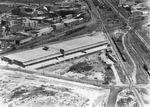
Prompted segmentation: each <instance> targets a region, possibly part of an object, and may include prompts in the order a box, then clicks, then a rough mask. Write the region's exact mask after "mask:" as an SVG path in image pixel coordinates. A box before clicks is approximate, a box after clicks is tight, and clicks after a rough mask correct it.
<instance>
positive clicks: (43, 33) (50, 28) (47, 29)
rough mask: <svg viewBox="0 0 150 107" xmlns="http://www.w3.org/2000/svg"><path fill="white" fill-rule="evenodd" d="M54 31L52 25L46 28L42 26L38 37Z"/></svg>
mask: <svg viewBox="0 0 150 107" xmlns="http://www.w3.org/2000/svg"><path fill="white" fill-rule="evenodd" d="M52 31H53V28H52V27H46V28H42V29H40V30H38V31H37V33H36V35H37V36H38V37H40V36H43V35H47V34H49V33H51V32H52Z"/></svg>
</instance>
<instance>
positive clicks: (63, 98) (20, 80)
mask: <svg viewBox="0 0 150 107" xmlns="http://www.w3.org/2000/svg"><path fill="white" fill-rule="evenodd" d="M0 71H1V72H0V106H1V107H50V106H51V107H97V106H98V105H101V106H102V105H103V104H104V105H105V104H106V103H107V99H108V96H109V89H103V88H99V89H97V88H96V87H94V86H89V85H85V84H78V83H66V82H63V80H57V79H53V78H47V77H42V76H37V75H30V74H25V73H21V72H19V71H16V72H15V71H8V70H2V69H0Z"/></svg>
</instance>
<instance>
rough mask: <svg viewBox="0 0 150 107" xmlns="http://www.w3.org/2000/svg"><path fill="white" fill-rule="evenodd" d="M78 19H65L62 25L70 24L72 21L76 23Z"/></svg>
mask: <svg viewBox="0 0 150 107" xmlns="http://www.w3.org/2000/svg"><path fill="white" fill-rule="evenodd" d="M77 20H78V19H67V20H65V21H64V23H71V22H74V21H77Z"/></svg>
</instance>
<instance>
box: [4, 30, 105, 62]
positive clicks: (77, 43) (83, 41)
mask: <svg viewBox="0 0 150 107" xmlns="http://www.w3.org/2000/svg"><path fill="white" fill-rule="evenodd" d="M105 41H107V38H106V37H105V36H104V34H102V33H96V34H94V36H84V37H81V38H76V39H72V40H68V41H63V42H59V43H56V44H51V45H44V46H47V47H49V50H48V51H45V50H43V49H42V48H43V47H39V48H35V49H31V50H26V51H22V52H18V53H13V54H10V55H7V56H5V57H8V58H10V59H15V60H18V61H21V62H27V61H32V60H35V59H40V58H45V57H47V56H53V55H54V56H55V55H56V54H58V53H60V51H59V49H64V50H65V51H70V50H74V49H78V48H82V47H86V46H90V45H92V44H96V43H100V42H105Z"/></svg>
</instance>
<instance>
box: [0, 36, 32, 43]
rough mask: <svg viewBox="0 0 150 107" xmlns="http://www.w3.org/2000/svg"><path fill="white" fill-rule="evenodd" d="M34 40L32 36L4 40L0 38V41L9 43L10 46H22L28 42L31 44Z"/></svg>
mask: <svg viewBox="0 0 150 107" xmlns="http://www.w3.org/2000/svg"><path fill="white" fill-rule="evenodd" d="M31 39H32V37H31V36H15V35H14V36H10V37H9V36H6V37H3V38H0V41H1V42H2V43H3V42H4V43H8V44H15V45H21V44H24V43H26V42H29V41H30V40H31Z"/></svg>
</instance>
